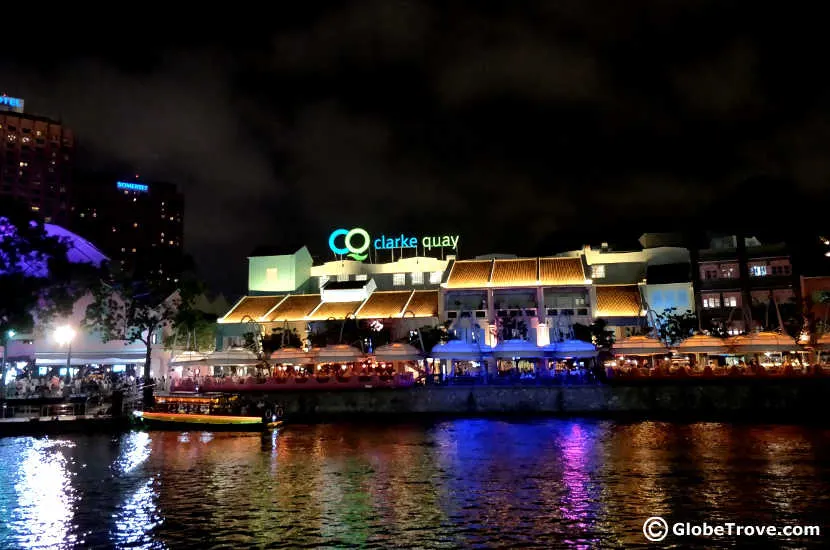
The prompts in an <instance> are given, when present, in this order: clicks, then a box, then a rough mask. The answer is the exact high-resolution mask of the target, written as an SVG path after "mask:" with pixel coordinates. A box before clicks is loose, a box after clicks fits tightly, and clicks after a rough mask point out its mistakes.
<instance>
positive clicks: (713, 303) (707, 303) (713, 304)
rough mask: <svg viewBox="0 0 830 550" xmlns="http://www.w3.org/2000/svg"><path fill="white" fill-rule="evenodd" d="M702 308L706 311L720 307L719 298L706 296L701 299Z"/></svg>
mask: <svg viewBox="0 0 830 550" xmlns="http://www.w3.org/2000/svg"><path fill="white" fill-rule="evenodd" d="M703 307H704V308H706V309H712V308H718V307H720V296H707V297H705V298H703Z"/></svg>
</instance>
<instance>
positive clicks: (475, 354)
mask: <svg viewBox="0 0 830 550" xmlns="http://www.w3.org/2000/svg"><path fill="white" fill-rule="evenodd" d="M492 352H493V349H492V348H491V347H490V346H488V345H486V344H479V343H477V342H465V341H463V340H450V341H449V342H447V343H445V344H438V345H436V346H433V348H432V351H431V352H430V353H429V354H430V356H432V357H435V358H436V359H468V360H480V359H482V358H483V356H485V355H490V354H491V353H492Z"/></svg>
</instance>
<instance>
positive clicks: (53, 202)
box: [0, 95, 75, 225]
mask: <svg viewBox="0 0 830 550" xmlns="http://www.w3.org/2000/svg"><path fill="white" fill-rule="evenodd" d="M23 106H24V102H23V100H22V99H18V98H13V97H8V96H5V95H4V96H0V199H6V198H14V199H17V200H19V201H21V202H23V203H25V204H28V205H29V207H30V208H31V210H32V211H33V212H37V213H38V214H39V215H40V216H41V217H42V218H43V220H44V221H45V222H47V223H57V224H61V225H67V224H69V222H70V205H71V198H72V174H73V164H74V157H75V137H74V134H73V133H72V131H71V130H70V129H69V128H66V127H65V126H64V125H63V124H61V123H60V122H58V121H55V120H52V119H49V118H46V117H41V116H36V115H32V114H28V113H26V112H24V109H23Z"/></svg>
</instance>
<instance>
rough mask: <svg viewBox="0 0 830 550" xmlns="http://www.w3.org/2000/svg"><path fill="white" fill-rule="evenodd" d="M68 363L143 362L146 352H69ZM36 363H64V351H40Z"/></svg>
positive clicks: (76, 364) (119, 363) (122, 363)
mask: <svg viewBox="0 0 830 550" xmlns="http://www.w3.org/2000/svg"><path fill="white" fill-rule="evenodd" d="M69 358H70V363H71V364H72V365H75V366H83V365H127V364H134V363H141V364H143V363H144V361H145V359H146V353H145V352H143V351H126V350H125V351H122V352H116V351H103V352H94V351H92V352H83V351H79V352H78V353H70V354H69ZM35 364H36V365H43V366H47V365H59V366H65V365H66V353H65V352H40V353H37V354H36V355H35Z"/></svg>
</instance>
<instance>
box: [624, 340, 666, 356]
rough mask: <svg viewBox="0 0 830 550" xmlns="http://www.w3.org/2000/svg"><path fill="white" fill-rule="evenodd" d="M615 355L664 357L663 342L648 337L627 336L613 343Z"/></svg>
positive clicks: (664, 348)
mask: <svg viewBox="0 0 830 550" xmlns="http://www.w3.org/2000/svg"><path fill="white" fill-rule="evenodd" d="M613 349H614V354H615V355H665V354H667V353H668V352H669V350H667V349H666V346H664V345H663V342H661V341H660V340H658V339H657V338H652V337H650V336H629V337H628V338H623V339H622V340H620V341H619V342H615V343H614V348H613Z"/></svg>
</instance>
